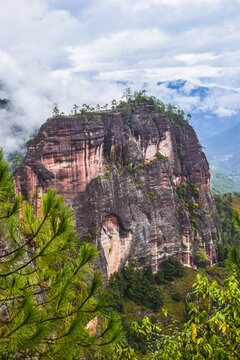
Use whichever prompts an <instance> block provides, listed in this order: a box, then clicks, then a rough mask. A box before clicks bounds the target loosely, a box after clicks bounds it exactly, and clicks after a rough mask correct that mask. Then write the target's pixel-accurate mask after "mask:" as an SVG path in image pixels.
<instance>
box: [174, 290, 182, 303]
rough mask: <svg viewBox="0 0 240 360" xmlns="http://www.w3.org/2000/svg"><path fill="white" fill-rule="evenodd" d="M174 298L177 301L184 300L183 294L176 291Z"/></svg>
mask: <svg viewBox="0 0 240 360" xmlns="http://www.w3.org/2000/svg"><path fill="white" fill-rule="evenodd" d="M172 299H173V300H174V301H176V302H179V301H181V300H182V298H181V295H180V294H179V292H176V293H175V294H173V295H172Z"/></svg>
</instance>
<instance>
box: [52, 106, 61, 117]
mask: <svg viewBox="0 0 240 360" xmlns="http://www.w3.org/2000/svg"><path fill="white" fill-rule="evenodd" d="M59 115H60V111H59V108H58V106H57V105H55V106H54V108H53V110H52V116H59Z"/></svg>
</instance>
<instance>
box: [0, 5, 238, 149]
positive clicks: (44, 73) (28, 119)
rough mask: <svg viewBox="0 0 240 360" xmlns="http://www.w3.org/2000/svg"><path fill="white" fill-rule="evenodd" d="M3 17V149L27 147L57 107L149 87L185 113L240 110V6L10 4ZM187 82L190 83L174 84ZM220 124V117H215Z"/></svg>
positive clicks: (0, 93) (103, 100)
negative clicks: (28, 139) (27, 140)
mask: <svg viewBox="0 0 240 360" xmlns="http://www.w3.org/2000/svg"><path fill="white" fill-rule="evenodd" d="M0 6H1V11H0V29H1V31H0V99H4V98H7V99H10V101H11V103H10V105H9V107H7V108H6V107H5V108H1V109H0V124H1V127H0V137H1V144H0V145H1V146H3V147H4V148H5V151H7V152H13V151H15V150H17V149H18V148H19V146H20V145H21V143H22V142H23V138H24V137H25V136H26V134H29V133H31V132H32V131H33V130H34V129H35V128H36V127H38V126H40V125H41V124H42V123H43V122H44V121H45V120H46V118H47V117H49V116H50V115H51V112H52V108H53V106H54V104H58V106H59V108H60V110H61V111H64V112H66V113H69V112H70V110H71V108H72V106H73V104H75V103H76V104H78V105H81V104H83V103H89V104H93V105H94V104H97V103H100V104H105V103H109V102H110V101H111V99H113V98H116V99H120V97H121V94H122V92H123V89H124V88H125V87H126V85H127V86H130V87H131V88H132V89H133V90H141V89H142V88H145V89H146V90H147V91H149V93H150V94H152V95H155V96H157V97H159V98H161V99H162V100H163V101H164V102H172V103H174V104H177V105H179V106H181V107H182V108H183V109H184V110H185V111H186V112H192V113H193V114H194V113H195V112H198V113H199V112H200V113H201V112H202V113H204V114H206V113H207V114H208V115H209V116H210V117H209V121H211V119H214V117H215V116H217V117H220V118H221V117H222V118H224V121H227V119H228V118H229V120H230V119H231V116H236V115H238V114H239V111H240V72H239V66H240V65H239V64H240V48H239V45H238V44H240V31H239V30H240V22H239V15H240V2H239V1H237V0H229V1H228V2H227V3H226V2H225V1H222V0H211V1H210V0H201V1H200V0H196V1H190V0H181V1H180V0H179V1H178V0H149V1H143V0H121V1H120V0H98V1H96V0H89V1H83V0H80V1H79V0H8V1H7V2H6V1H1V4H0ZM179 79H182V80H184V81H185V82H183V85H181V84H180V85H179V83H177V86H175V87H174V86H169V82H171V83H173V84H174V81H176V80H179ZM212 121H213V120H212Z"/></svg>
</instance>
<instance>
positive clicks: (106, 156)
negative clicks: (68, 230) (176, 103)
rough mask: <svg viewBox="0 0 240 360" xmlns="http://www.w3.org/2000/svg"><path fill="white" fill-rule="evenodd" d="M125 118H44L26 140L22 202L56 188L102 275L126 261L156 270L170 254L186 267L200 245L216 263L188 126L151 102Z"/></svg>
mask: <svg viewBox="0 0 240 360" xmlns="http://www.w3.org/2000/svg"><path fill="white" fill-rule="evenodd" d="M127 123H129V119H128V118H127V117H126V112H124V111H122V109H115V110H112V111H111V110H108V111H103V112H99V113H87V114H83V115H79V116H72V117H70V116H69V117H66V116H59V117H54V118H51V119H49V120H48V121H47V122H46V123H45V124H44V125H42V127H41V128H40V130H39V133H38V135H37V136H36V137H35V138H34V139H32V140H31V141H29V142H28V149H27V154H26V157H25V159H24V161H23V163H22V165H21V166H20V167H19V168H18V169H17V171H16V173H15V179H16V185H17V188H18V191H20V192H21V193H22V194H23V195H24V196H25V197H26V198H28V197H29V196H30V195H32V194H33V192H34V190H36V189H38V190H39V191H40V193H42V192H45V191H46V190H47V189H48V188H50V187H55V188H57V189H58V192H59V193H60V194H61V195H63V196H64V197H65V199H66V201H67V202H68V203H69V204H71V205H73V207H74V209H75V211H76V219H77V230H78V231H79V233H80V235H81V238H84V237H85V238H86V239H87V240H91V241H94V242H95V243H96V245H97V246H98V247H99V249H100V254H101V256H100V262H101V264H100V265H99V266H100V267H101V269H102V270H103V271H104V272H105V274H108V276H109V275H110V274H111V273H113V272H114V271H116V270H119V269H121V267H123V266H124V265H125V264H126V263H127V262H128V261H129V259H132V258H137V259H139V261H140V263H143V264H151V266H152V267H153V269H154V270H157V269H158V268H159V267H160V266H161V263H162V261H163V259H164V258H166V256H169V255H174V256H175V257H177V258H178V259H179V260H180V261H181V262H182V263H183V264H185V265H186V266H193V265H194V256H193V254H194V250H196V249H198V248H199V247H204V248H205V250H206V253H207V254H208V256H209V258H210V261H211V262H214V261H215V259H216V254H215V244H214V242H215V241H216V240H217V239H218V238H219V231H218V223H217V219H216V213H215V207H214V205H213V202H212V197H211V193H210V185H209V167H208V163H207V160H206V158H205V155H204V154H203V152H202V151H201V146H200V145H199V142H198V139H197V137H196V134H195V132H194V130H193V128H192V127H191V126H190V125H189V124H188V123H187V121H186V120H184V119H182V118H181V117H179V116H177V115H173V116H171V117H169V116H167V115H166V113H164V112H160V111H154V110H153V103H152V102H151V101H148V102H147V103H146V104H145V105H144V106H141V107H138V108H137V111H136V107H135V111H134V112H133V113H132V114H131V122H130V125H128V124H127Z"/></svg>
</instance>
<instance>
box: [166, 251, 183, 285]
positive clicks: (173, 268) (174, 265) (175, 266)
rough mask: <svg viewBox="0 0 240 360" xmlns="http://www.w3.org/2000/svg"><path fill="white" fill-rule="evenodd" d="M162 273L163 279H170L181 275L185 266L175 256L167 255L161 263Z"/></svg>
mask: <svg viewBox="0 0 240 360" xmlns="http://www.w3.org/2000/svg"><path fill="white" fill-rule="evenodd" d="M163 273H164V279H165V280H167V281H172V280H173V279H174V277H175V276H176V277H182V276H183V275H184V273H185V268H184V266H183V265H182V264H181V263H180V261H178V260H177V259H175V257H173V256H169V257H168V258H167V260H166V261H165V262H164V263H163Z"/></svg>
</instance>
